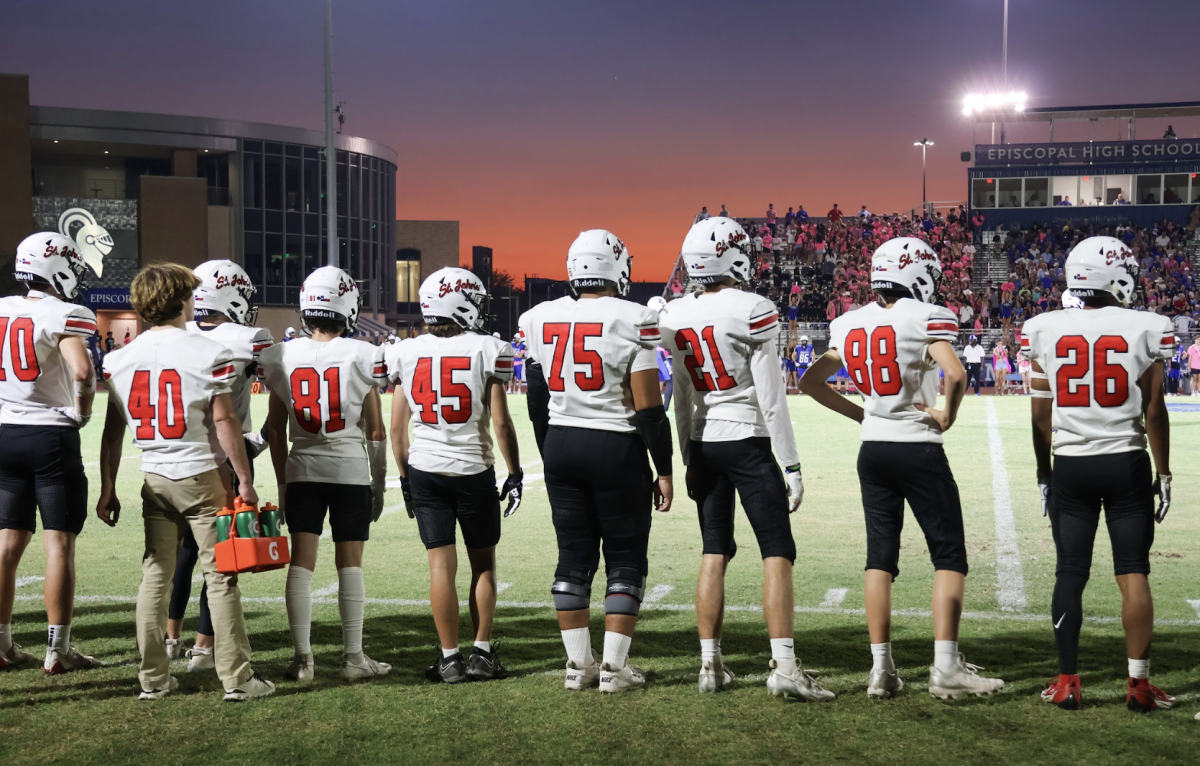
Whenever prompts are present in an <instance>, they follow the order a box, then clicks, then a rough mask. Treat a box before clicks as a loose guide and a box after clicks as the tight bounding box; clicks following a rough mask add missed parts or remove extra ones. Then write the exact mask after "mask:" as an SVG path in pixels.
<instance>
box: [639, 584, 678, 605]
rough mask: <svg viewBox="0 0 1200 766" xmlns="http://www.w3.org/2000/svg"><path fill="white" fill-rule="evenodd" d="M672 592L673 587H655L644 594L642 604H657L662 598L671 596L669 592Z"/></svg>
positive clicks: (663, 585)
mask: <svg viewBox="0 0 1200 766" xmlns="http://www.w3.org/2000/svg"><path fill="white" fill-rule="evenodd" d="M673 590H675V586H674V585H667V584H666V583H662V584H659V585H655V586H654V587H653V588H651V589H650V592H649V593H647V594H646V597H645V598H643V599H642V603H643V604H657V603H658V602H659V601H662V600H663V599H664V598H666V597H667V596H669V595H671V591H673Z"/></svg>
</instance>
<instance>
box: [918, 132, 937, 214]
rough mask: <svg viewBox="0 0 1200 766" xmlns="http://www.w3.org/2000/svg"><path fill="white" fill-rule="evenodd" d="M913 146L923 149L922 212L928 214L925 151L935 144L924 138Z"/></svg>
mask: <svg viewBox="0 0 1200 766" xmlns="http://www.w3.org/2000/svg"><path fill="white" fill-rule="evenodd" d="M913 146H919V147H921V212H922V214H924V213H926V212H928V210H927V208H928V207H929V203H928V201H927V200H928V196H927V195H926V194H925V150H926V149H928V148H929V147H931V146H933V142H932V141H930V140H929V139H928V138H922V139H921V140H920V141H913Z"/></svg>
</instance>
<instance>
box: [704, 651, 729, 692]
mask: <svg viewBox="0 0 1200 766" xmlns="http://www.w3.org/2000/svg"><path fill="white" fill-rule="evenodd" d="M731 683H733V672H732V671H730V670H729V668H727V667H725V662H724V661H723V660H722V659H721V658H720V657H718V658H717V659H715V660H709V661H708V662H705V663H704V664H703V665H701V666H700V691H701V693H704V694H712V693H714V692H721V691H725V687H726V686H728V685H729V684H731Z"/></svg>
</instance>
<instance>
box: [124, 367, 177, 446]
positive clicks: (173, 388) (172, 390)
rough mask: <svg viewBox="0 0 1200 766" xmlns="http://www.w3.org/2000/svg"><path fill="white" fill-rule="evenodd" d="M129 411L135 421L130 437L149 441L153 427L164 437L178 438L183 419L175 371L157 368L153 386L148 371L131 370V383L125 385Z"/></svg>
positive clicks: (152, 437) (152, 435) (153, 430)
mask: <svg viewBox="0 0 1200 766" xmlns="http://www.w3.org/2000/svg"><path fill="white" fill-rule="evenodd" d="M129 414H130V416H131V417H133V418H135V419H137V421H138V425H137V428H135V429H134V436H135V437H137V438H138V439H140V440H142V441H152V440H153V439H154V432H155V431H156V430H157V431H158V435H159V436H161V437H162V438H164V439H179V438H182V437H183V434H184V432H185V431H187V421H186V420H185V418H184V412H183V381H182V380H180V378H179V372H178V371H176V370H162V371H160V372H159V373H158V381H157V385H155V381H152V380H151V379H150V371H149V370H137V371H135V372H134V373H133V385H132V386H130V387H129Z"/></svg>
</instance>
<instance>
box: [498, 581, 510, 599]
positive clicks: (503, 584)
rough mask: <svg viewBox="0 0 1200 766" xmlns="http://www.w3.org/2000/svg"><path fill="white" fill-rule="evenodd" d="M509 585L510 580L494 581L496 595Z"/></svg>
mask: <svg viewBox="0 0 1200 766" xmlns="http://www.w3.org/2000/svg"><path fill="white" fill-rule="evenodd" d="M511 587H512V583H510V582H498V583H496V595H497V596H499V595H500V594H501V593H503V592H504V591H506V590H508V589H509V588H511Z"/></svg>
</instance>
